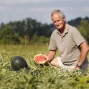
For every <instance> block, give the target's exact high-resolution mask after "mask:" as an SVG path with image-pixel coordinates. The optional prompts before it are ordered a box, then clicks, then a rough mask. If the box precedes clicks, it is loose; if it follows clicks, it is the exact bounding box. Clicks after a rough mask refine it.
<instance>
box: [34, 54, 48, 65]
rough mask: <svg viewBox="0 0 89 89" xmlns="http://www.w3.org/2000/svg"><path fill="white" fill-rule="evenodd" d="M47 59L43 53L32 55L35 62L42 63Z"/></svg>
mask: <svg viewBox="0 0 89 89" xmlns="http://www.w3.org/2000/svg"><path fill="white" fill-rule="evenodd" d="M47 60H48V57H47V56H46V55H43V54H37V55H35V56H34V61H35V62H36V63H37V64H44V63H46V62H47Z"/></svg>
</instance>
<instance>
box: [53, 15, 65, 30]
mask: <svg viewBox="0 0 89 89" xmlns="http://www.w3.org/2000/svg"><path fill="white" fill-rule="evenodd" d="M51 18H52V21H53V23H54V26H55V27H56V28H57V29H59V30H62V28H63V26H64V24H65V18H64V19H63V18H61V17H60V15H59V14H54V15H53V16H52V17H51Z"/></svg>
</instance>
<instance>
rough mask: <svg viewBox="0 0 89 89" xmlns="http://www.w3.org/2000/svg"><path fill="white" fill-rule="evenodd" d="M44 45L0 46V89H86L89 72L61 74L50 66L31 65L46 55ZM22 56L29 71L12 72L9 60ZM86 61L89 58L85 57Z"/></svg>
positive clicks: (65, 72) (88, 86) (88, 83)
mask: <svg viewBox="0 0 89 89" xmlns="http://www.w3.org/2000/svg"><path fill="white" fill-rule="evenodd" d="M47 52H48V46H47V45H46V44H45V45H37V44H36V45H0V89H88V88H89V76H88V74H89V68H88V70H87V71H86V72H85V73H84V74H82V73H81V71H71V72H69V71H63V70H60V68H53V67H52V66H51V65H49V66H45V65H43V66H42V65H38V64H36V63H35V62H34V61H33V58H34V56H35V55H36V54H39V53H42V54H47ZM57 55H58V53H57ZM14 56H21V57H23V58H25V60H26V61H27V63H28V65H29V67H30V70H29V71H26V70H25V69H22V72H20V71H18V72H17V71H12V70H11V58H12V57H14ZM88 57H89V56H88Z"/></svg>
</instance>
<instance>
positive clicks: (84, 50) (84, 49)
mask: <svg viewBox="0 0 89 89" xmlns="http://www.w3.org/2000/svg"><path fill="white" fill-rule="evenodd" d="M80 49H81V50H80V51H81V53H80V59H79V61H78V64H77V66H79V67H81V65H82V64H83V62H84V60H85V59H86V57H87V54H88V51H89V46H88V44H87V43H86V42H84V43H82V44H81V45H80Z"/></svg>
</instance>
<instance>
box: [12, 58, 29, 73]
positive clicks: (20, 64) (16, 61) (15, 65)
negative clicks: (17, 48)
mask: <svg viewBox="0 0 89 89" xmlns="http://www.w3.org/2000/svg"><path fill="white" fill-rule="evenodd" d="M11 66H12V69H13V70H15V71H19V70H20V69H22V68H26V69H29V67H28V65H27V62H26V60H25V59H24V58H23V57H21V56H15V57H13V58H12V59H11Z"/></svg>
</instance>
